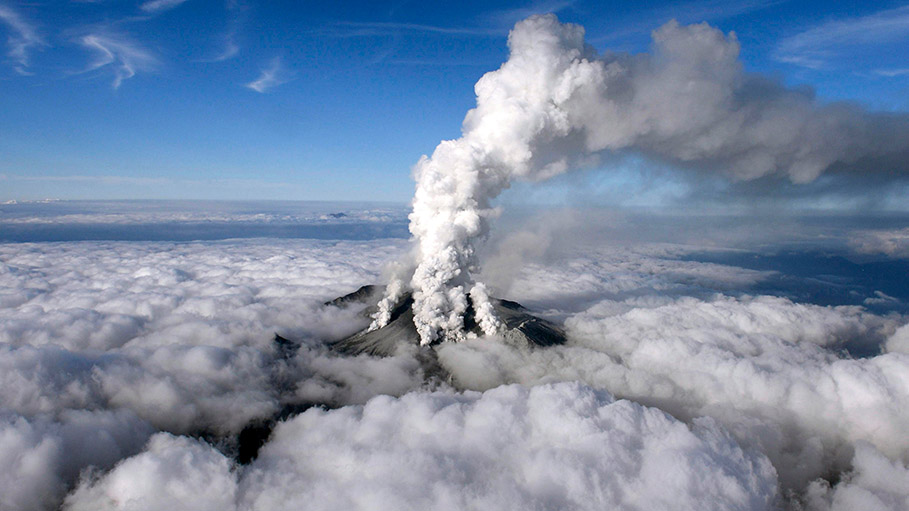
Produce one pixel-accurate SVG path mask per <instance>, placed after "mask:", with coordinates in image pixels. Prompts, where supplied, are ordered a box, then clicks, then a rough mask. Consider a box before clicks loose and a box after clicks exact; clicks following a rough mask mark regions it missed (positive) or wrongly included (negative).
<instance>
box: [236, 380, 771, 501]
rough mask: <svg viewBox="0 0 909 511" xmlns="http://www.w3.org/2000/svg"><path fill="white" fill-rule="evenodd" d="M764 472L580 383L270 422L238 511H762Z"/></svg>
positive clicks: (714, 439) (407, 400) (711, 427)
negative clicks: (269, 435)
mask: <svg viewBox="0 0 909 511" xmlns="http://www.w3.org/2000/svg"><path fill="white" fill-rule="evenodd" d="M774 475H775V474H774V471H773V468H772V467H771V466H770V464H769V463H768V462H767V460H766V459H765V458H763V457H762V456H760V455H758V454H755V453H752V452H747V451H743V450H742V449H741V448H740V447H738V445H736V443H735V442H734V441H733V440H732V439H731V438H730V437H729V436H728V435H726V434H725V433H724V432H723V431H722V430H721V429H719V428H717V427H716V426H715V424H714V423H713V422H712V421H709V420H705V421H700V422H698V423H697V424H696V425H694V426H693V427H691V428H689V427H688V426H686V425H684V424H682V423H680V422H678V421H676V420H674V419H672V418H671V417H670V416H668V415H666V414H665V413H663V412H661V411H659V410H655V409H651V408H645V407H642V406H640V405H637V404H634V403H631V402H629V401H616V400H614V399H613V398H612V396H610V395H609V394H607V393H604V392H596V391H594V390H593V389H590V388H589V387H586V386H584V385H580V384H560V385H549V386H539V387H535V388H531V389H528V388H524V387H520V386H507V387H500V388H497V389H494V390H490V391H488V392H486V393H484V394H476V393H466V394H453V393H451V392H438V393H432V394H426V393H411V394H407V395H405V396H404V397H402V398H400V399H394V398H388V397H379V398H375V399H373V400H371V401H370V402H369V403H367V404H366V405H365V406H357V407H346V408H343V409H340V410H335V411H330V412H324V411H320V410H316V409H313V410H310V411H308V412H306V413H304V414H302V415H300V416H298V417H296V418H295V419H293V420H292V421H288V422H286V423H283V424H281V425H280V426H279V427H278V429H276V431H275V433H274V437H273V439H272V440H271V441H270V442H269V443H268V444H267V446H266V447H265V448H264V450H263V452H262V454H261V456H260V457H259V459H258V460H256V462H255V463H254V464H253V465H252V466H251V467H250V470H249V472H248V473H246V474H245V476H244V478H243V479H242V480H241V488H242V496H241V502H242V504H243V507H244V508H249V509H294V508H299V507H300V506H305V507H308V508H314V509H340V508H344V509H443V508H444V509H448V508H451V509H533V508H546V509H604V508H620V509H623V508H638V507H640V508H647V509H660V508H669V507H672V508H675V509H704V508H707V509H755V510H757V509H767V508H768V507H769V506H770V504H771V503H772V502H773V499H774V495H775V490H776V488H775V477H774Z"/></svg>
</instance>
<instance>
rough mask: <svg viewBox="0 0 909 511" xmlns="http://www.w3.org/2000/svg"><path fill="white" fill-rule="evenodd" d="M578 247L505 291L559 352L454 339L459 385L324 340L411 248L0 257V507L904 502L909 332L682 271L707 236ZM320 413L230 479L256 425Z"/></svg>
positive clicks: (105, 248)
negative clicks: (684, 241)
mask: <svg viewBox="0 0 909 511" xmlns="http://www.w3.org/2000/svg"><path fill="white" fill-rule="evenodd" d="M516 235H518V234H517V233H516ZM519 237H520V236H519ZM585 238H586V239H587V243H586V244H585V245H584V246H573V247H572V246H566V245H567V244H566V243H564V242H554V245H555V250H556V253H555V254H550V257H547V256H546V255H540V256H539V257H537V256H535V255H534V254H529V255H528V257H526V258H524V259H520V258H519V259H518V260H517V262H513V263H512V264H513V265H515V266H518V267H519V269H518V270H516V271H514V272H513V274H512V275H510V276H509V277H508V278H507V283H508V285H507V286H504V287H502V288H500V291H504V292H505V293H506V295H505V297H506V298H513V299H517V300H520V301H521V302H522V303H524V304H525V305H529V306H531V307H532V308H533V309H535V310H536V311H538V313H539V314H542V315H545V316H547V317H550V318H552V319H556V320H564V321H565V325H566V327H567V330H568V334H569V337H570V341H569V344H567V345H565V346H563V347H554V348H548V349H545V350H535V351H526V350H524V349H520V348H516V347H513V346H510V345H508V344H507V343H503V342H501V341H499V340H496V339H495V338H483V339H476V340H473V341H469V342H466V343H460V344H452V345H448V346H445V347H443V348H441V349H440V350H439V361H440V364H441V366H442V367H443V369H444V370H445V371H447V372H448V373H450V375H451V378H450V380H446V381H439V380H432V379H429V380H427V378H426V375H425V374H424V372H423V371H424V369H423V366H422V365H421V362H420V355H419V354H418V353H417V350H416V348H413V349H403V350H401V351H400V352H399V353H397V354H396V355H395V356H393V357H387V358H374V357H368V356H357V357H344V356H338V355H336V354H332V353H331V352H330V351H329V350H328V349H327V348H326V345H325V340H329V339H336V338H340V337H342V336H344V335H347V334H349V333H351V332H353V331H355V330H357V329H359V328H363V327H365V326H366V324H367V323H368V319H366V318H364V317H362V316H360V315H358V313H359V310H358V309H357V308H353V309H349V310H345V309H338V308H335V307H324V306H322V305H321V303H322V302H323V301H324V300H326V299H329V298H333V297H334V296H337V295H340V294H343V293H345V292H349V291H352V290H354V289H356V288H357V287H359V286H360V285H362V284H364V283H370V282H376V281H378V280H379V279H380V278H381V277H380V275H379V272H378V269H379V268H381V267H382V266H383V264H384V263H385V262H387V261H393V260H396V259H398V258H400V256H401V255H402V254H403V253H405V252H406V251H407V250H408V248H409V247H408V245H407V243H406V242H404V241H403V240H374V241H363V242H351V241H342V242H332V241H325V242H319V241H306V240H297V241H282V240H246V241H241V240H235V241H226V242H217V243H148V242H145V243H136V242H79V243H73V242H71V243H41V244H3V245H0V263H2V264H0V323H2V324H3V328H2V329H0V375H2V377H0V379H2V381H0V403H2V406H0V407H2V413H0V419H2V421H0V464H2V465H3V466H4V467H5V468H6V470H5V471H4V472H3V475H2V476H0V494H2V495H3V496H4V498H5V499H6V500H4V501H2V502H0V509H52V508H55V507H56V506H58V505H59V504H60V503H61V502H63V501H64V500H65V502H66V504H65V505H66V506H67V507H70V508H72V509H155V508H158V507H160V505H162V503H167V502H170V501H171V500H172V501H174V502H177V501H180V500H181V499H196V500H193V502H195V504H194V506H195V507H196V508H199V509H206V508H213V507H218V508H221V509H234V508H238V509H256V508H259V507H261V508H265V507H274V506H275V505H277V504H275V502H276V500H278V501H281V502H284V503H287V502H290V503H293V502H298V501H305V502H307V503H312V502H315V503H321V504H313V505H323V506H324V507H325V508H330V507H332V506H335V505H343V506H347V507H354V508H356V507H358V506H361V507H363V506H365V507H370V505H372V507H375V506H383V505H384V506H389V507H390V506H397V507H405V508H407V507H410V508H425V507H433V506H435V507H446V506H449V507H452V506H453V507H459V508H465V507H466V508H471V507H473V508H479V507H490V506H492V507H505V508H509V506H510V507H512V508H522V509H523V508H527V507H534V505H536V506H537V507H539V508H543V509H551V508H564V507H569V508H576V509H586V508H601V507H603V506H607V507H608V506H612V505H614V506H616V507H619V508H622V507H630V506H631V505H632V504H634V503H637V505H639V506H644V507H650V508H652V507H654V506H656V507H660V506H661V505H662V504H661V503H664V502H665V501H666V500H665V499H667V498H669V497H667V495H670V494H671V495H672V496H673V498H674V499H675V500H673V501H672V502H673V503H674V504H676V506H675V507H682V508H686V506H688V507H691V508H697V507H703V506H704V505H708V504H709V503H717V507H718V508H727V509H728V508H732V509H771V508H773V506H775V505H776V502H777V500H776V499H783V500H782V502H783V503H784V504H786V505H794V504H795V503H800V504H802V505H804V506H806V508H807V509H827V508H831V507H832V508H833V509H839V508H842V507H843V506H846V505H848V504H847V503H850V502H858V501H857V500H855V499H859V498H861V499H864V500H862V502H864V501H867V502H872V503H874V502H883V503H884V504H883V505H884V506H885V507H884V509H886V508H887V507H886V506H891V508H892V509H899V506H900V505H902V504H901V503H902V502H903V501H904V500H905V496H904V494H903V493H901V492H900V488H902V486H900V485H899V484H898V483H894V482H893V481H897V482H899V481H902V479H901V478H904V477H905V459H906V458H905V457H906V456H907V454H909V445H907V444H906V441H905V435H903V434H902V433H903V431H905V429H906V428H907V427H909V415H907V412H906V410H909V401H907V400H909V383H907V380H906V378H905V375H906V374H909V355H907V354H906V353H907V349H906V346H907V345H909V344H907V342H906V339H909V336H907V335H906V332H907V325H906V323H907V321H906V320H905V319H904V318H903V317H901V316H898V315H896V314H890V315H888V316H879V315H876V314H872V313H869V312H868V311H867V310H865V309H863V308H862V307H858V306H833V307H831V306H818V305H811V304H805V303H798V302H794V301H792V300H790V299H787V298H781V297H774V296H760V295H753V294H749V293H748V291H749V290H751V289H754V288H756V287H759V286H760V285H761V284H762V283H763V282H764V281H766V280H767V279H771V278H775V273H773V272H761V271H754V270H747V269H744V268H737V267H734V266H726V265H720V264H716V263H702V262H697V261H694V260H691V259H689V258H688V256H689V255H690V254H691V253H692V251H699V250H703V248H702V247H696V246H689V247H686V246H682V245H668V244H640V243H639V244H632V245H624V246H615V245H614V246H602V244H600V243H601V242H597V241H596V240H594V239H591V238H590V236H589V235H588V236H585ZM598 244H599V248H596V247H597V246H598ZM505 245H506V246H512V247H513V245H514V244H513V243H512V244H509V243H506V244H505ZM503 257H504V256H503ZM503 265H506V263H503ZM500 296H501V295H500ZM276 331H277V332H278V333H280V334H281V335H283V336H285V337H287V338H290V339H293V340H294V341H295V345H296V346H297V347H296V348H295V349H291V350H290V351H288V350H287V349H285V348H281V347H279V346H277V345H275V344H274V343H272V342H271V339H272V336H273V334H274V332H276ZM844 350H850V351H853V352H862V353H867V354H868V355H867V356H865V358H853V357H850V356H848V355H847V354H846V352H845V351H844ZM556 382H565V383H564V384H563V383H559V384H555V385H553V383H556ZM514 383H518V384H521V385H522V386H505V387H501V385H503V384H506V385H507V384H514ZM500 387H501V388H500ZM460 388H467V389H476V390H480V391H487V390H488V392H485V393H484V394H478V393H471V392H467V393H460V392H458V391H457V390H455V389H460ZM433 389H435V390H434V391H433ZM378 395H382V396H383V397H379V398H377V399H374V398H375V397H376V396H378ZM613 395H615V396H617V397H618V398H622V399H630V400H631V401H624V400H622V399H614V398H613V397H612V396H613ZM393 396H397V397H393ZM311 405H321V407H318V406H317V407H316V408H312V409H310V410H309V411H307V412H305V413H303V414H301V415H296V416H294V415H291V416H289V417H287V418H286V419H284V420H283V421H280V422H279V423H278V425H277V428H276V429H275V431H274V433H273V434H272V436H271V438H270V440H269V441H268V442H267V443H266V444H265V445H264V447H263V449H262V451H260V455H259V457H258V459H257V460H256V461H255V462H253V463H252V464H251V465H246V466H237V465H236V463H235V461H233V458H232V456H234V455H235V454H236V448H237V447H236V438H237V436H236V435H237V434H238V433H239V432H240V431H242V430H243V429H244V428H245V427H246V426H247V425H249V424H261V423H262V421H267V420H270V419H272V418H274V417H275V416H276V414H278V413H280V412H281V411H282V410H288V409H297V410H302V409H305V408H306V407H308V406H311ZM322 407H324V408H322ZM335 408H337V409H335ZM328 409H332V410H331V411H327V410H328ZM667 412H668V413H670V414H672V416H670V415H667ZM202 439H205V440H202ZM345 460H346V461H345ZM408 464H409V465H408ZM407 466H410V467H411V469H410V470H401V469H400V467H407ZM654 466H656V467H658V468H659V470H654V469H653V468H652V467H654ZM515 474H517V475H519V477H515ZM831 474H833V475H835V476H836V478H839V482H834V483H833V484H831V483H827V482H824V481H823V480H821V479H819V478H821V477H831ZM707 475H709V477H707ZM140 480H141V481H144V482H145V483H144V484H142V485H138V484H135V483H134V482H135V481H140ZM664 490H665V491H664ZM581 495H583V496H584V497H581ZM168 499H171V500H168ZM900 499H903V500H900ZM705 502H707V503H708V504H705ZM282 505H283V504H282ZM838 506H839V507H838ZM278 507H280V506H278Z"/></svg>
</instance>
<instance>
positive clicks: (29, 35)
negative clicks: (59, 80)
mask: <svg viewBox="0 0 909 511" xmlns="http://www.w3.org/2000/svg"><path fill="white" fill-rule="evenodd" d="M0 22H2V23H3V24H5V25H6V26H7V28H8V29H9V31H10V35H9V38H8V42H7V44H8V46H9V51H8V52H7V55H8V56H9V58H10V59H12V60H13V63H14V64H13V68H14V69H15V70H16V72H17V73H19V74H22V75H28V74H31V73H30V72H29V71H28V65H29V54H30V53H31V51H32V50H33V49H34V48H35V47H39V46H42V45H44V44H45V42H44V39H43V38H42V37H41V35H40V34H39V33H38V30H37V28H36V27H35V26H34V25H32V24H31V23H29V22H28V21H26V20H25V19H24V18H23V17H22V16H21V15H20V14H19V13H18V12H16V11H15V10H13V9H12V8H11V7H9V6H6V5H3V4H0Z"/></svg>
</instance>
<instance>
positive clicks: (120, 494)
mask: <svg viewBox="0 0 909 511" xmlns="http://www.w3.org/2000/svg"><path fill="white" fill-rule="evenodd" d="M236 495H237V484H236V480H235V477H234V474H233V462H231V461H230V460H229V459H227V458H226V457H224V455H223V454H221V453H219V452H218V451H216V450H214V449H212V448H211V447H210V446H208V445H207V444H205V443H203V442H201V441H198V440H191V439H189V438H186V437H175V436H173V435H169V434H167V433H158V434H157V435H155V436H153V437H152V438H151V440H150V441H149V443H148V447H147V448H146V450H145V451H144V452H142V453H141V454H139V455H137V456H133V457H132V458H129V459H127V460H124V461H123V462H122V463H120V464H119V465H117V467H116V468H114V469H113V470H112V471H111V472H110V473H108V474H106V475H105V476H104V477H103V478H101V479H100V480H97V481H90V480H89V481H83V483H82V484H81V485H80V486H79V487H78V488H77V489H76V490H75V491H74V492H73V493H72V494H71V495H69V496H68V497H67V499H66V503H65V505H64V509H68V510H72V511H82V510H85V511H101V510H108V509H110V510H114V509H123V510H130V511H158V510H160V511H166V510H184V509H185V510H194V511H229V510H231V509H236V505H235V502H236Z"/></svg>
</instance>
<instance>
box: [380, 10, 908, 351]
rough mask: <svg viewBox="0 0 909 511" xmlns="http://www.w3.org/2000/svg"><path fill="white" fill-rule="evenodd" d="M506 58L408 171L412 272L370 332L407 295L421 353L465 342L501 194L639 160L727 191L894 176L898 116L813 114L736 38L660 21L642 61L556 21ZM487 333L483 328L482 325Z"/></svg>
mask: <svg viewBox="0 0 909 511" xmlns="http://www.w3.org/2000/svg"><path fill="white" fill-rule="evenodd" d="M508 44H509V48H510V50H511V54H510V56H509V59H508V61H507V62H505V63H504V64H503V65H502V67H501V68H499V69H498V70H496V71H493V72H490V73H487V74H486V75H484V76H483V77H482V78H481V79H480V80H479V81H478V82H477V84H476V86H475V89H476V93H477V107H476V108H475V109H473V110H471V111H470V112H468V114H467V116H466V117H465V119H464V124H463V130H462V131H463V135H462V137H461V138H459V139H457V140H447V141H443V142H441V143H440V144H439V145H438V146H437V147H436V149H435V151H434V152H433V154H432V156H431V157H425V156H424V157H423V158H422V159H421V160H420V161H419V162H418V163H417V165H416V167H415V170H414V173H415V178H416V180H417V186H416V192H415V195H414V200H413V213H412V214H411V215H410V221H411V225H410V230H411V233H413V235H414V237H415V238H416V241H417V248H416V253H415V257H414V259H415V260H414V262H413V266H414V268H415V269H413V270H412V272H408V273H409V274H407V275H404V276H401V277H399V278H398V279H396V280H395V281H394V282H392V285H390V286H389V296H388V299H387V300H385V301H384V302H383V310H382V311H381V312H380V313H379V314H377V315H376V322H375V327H381V326H382V325H384V324H385V322H386V321H387V317H388V308H389V307H390V306H391V305H392V304H394V303H395V302H396V300H397V298H398V297H399V296H400V295H401V293H402V292H403V291H404V290H406V289H407V288H412V289H413V291H414V300H415V304H414V312H415V323H416V325H417V329H418V331H419V333H420V336H421V338H422V342H423V343H424V344H430V343H433V342H436V341H438V340H462V339H463V338H464V333H463V332H464V326H463V325H464V312H465V310H466V309H467V303H468V297H469V298H470V300H471V301H472V302H473V303H475V304H479V305H478V307H477V308H478V309H480V308H482V302H483V296H484V295H485V291H484V287H483V285H482V283H477V282H475V281H474V279H473V277H472V275H471V274H472V273H476V271H477V270H478V268H479V262H478V261H477V259H476V254H475V250H476V248H475V245H476V242H477V240H479V239H482V238H483V237H485V236H486V235H487V234H488V231H489V223H490V221H491V220H492V219H493V218H495V217H496V216H498V214H499V211H498V210H497V209H495V208H493V207H492V204H491V202H492V200H493V199H494V198H496V197H497V196H498V195H499V194H500V193H501V192H502V191H503V190H505V189H507V188H509V187H510V186H511V185H512V183H514V182H516V181H519V180H524V181H542V180H546V179H549V178H551V177H553V176H556V175H559V174H562V173H565V172H568V171H570V170H572V169H577V168H580V167H589V166H592V165H594V164H595V163H596V162H597V161H598V158H599V157H601V156H604V155H605V156H608V155H616V154H628V153H631V154H638V155H642V156H644V157H646V158H651V159H656V160H660V161H668V162H670V163H672V164H674V165H677V166H682V167H687V168H692V169H698V170H700V171H703V172H709V173H719V174H724V175H727V176H728V177H730V178H732V179H733V180H755V179H759V178H762V177H767V176H775V175H776V176H784V177H786V178H788V179H789V180H791V181H792V182H795V183H807V182H810V181H813V180H814V179H816V178H817V177H818V176H820V175H821V174H823V173H824V172H831V173H846V174H885V175H895V176H905V174H906V172H907V170H909V168H907V163H906V162H907V161H909V117H907V116H906V115H903V114H878V113H872V112H867V111H864V110H862V109H861V108H859V107H858V106H856V105H852V104H846V103H833V104H822V103H820V102H818V101H816V100H815V98H814V97H813V95H812V94H811V93H809V92H805V91H803V90H792V89H787V88H785V87H783V86H782V85H781V84H779V83H777V82H775V81H773V80H770V79H767V78H765V77H762V76H759V75H754V74H750V73H747V72H745V71H744V70H743V67H742V64H741V62H740V61H739V43H738V41H737V40H736V38H735V35H734V34H729V35H728V36H727V35H724V34H723V33H722V32H720V31H719V30H717V29H715V28H712V27H710V26H708V25H707V24H706V23H702V24H698V25H689V26H681V25H679V24H678V23H677V22H675V21H671V22H669V23H667V24H666V25H664V26H662V27H660V28H659V29H657V30H656V31H654V32H653V50H652V52H651V53H649V54H641V55H628V54H616V53H606V54H603V55H598V54H597V53H596V51H595V50H594V49H593V48H592V47H591V46H589V45H587V44H586V43H585V41H584V29H583V28H582V27H580V26H578V25H573V24H563V23H560V22H559V21H558V19H557V18H556V17H555V16H554V15H546V16H533V17H530V18H528V19H526V20H524V21H521V22H519V23H518V24H517V25H516V26H515V28H514V30H512V31H511V33H510V34H509V37H508ZM487 320H488V321H489V322H490V323H492V322H494V318H487Z"/></svg>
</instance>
